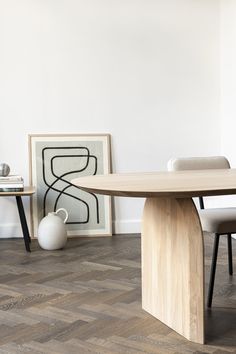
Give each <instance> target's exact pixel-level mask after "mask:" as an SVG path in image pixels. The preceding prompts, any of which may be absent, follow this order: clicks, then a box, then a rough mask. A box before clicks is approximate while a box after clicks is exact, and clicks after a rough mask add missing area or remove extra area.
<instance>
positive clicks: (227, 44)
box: [221, 0, 236, 167]
mask: <svg viewBox="0 0 236 354" xmlns="http://www.w3.org/2000/svg"><path fill="white" fill-rule="evenodd" d="M235 18H236V2H235V1H234V0H227V1H221V131H222V137H221V150H222V153H224V154H226V155H227V156H228V157H229V158H230V161H231V163H232V165H233V166H234V167H236V134H235V133H236V65H235V63H236V21H235Z"/></svg>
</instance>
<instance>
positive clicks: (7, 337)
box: [0, 235, 236, 354]
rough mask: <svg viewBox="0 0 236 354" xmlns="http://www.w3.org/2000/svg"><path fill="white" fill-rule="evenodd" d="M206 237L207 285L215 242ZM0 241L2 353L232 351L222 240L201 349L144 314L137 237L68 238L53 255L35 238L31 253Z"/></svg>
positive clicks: (235, 318) (233, 298)
mask: <svg viewBox="0 0 236 354" xmlns="http://www.w3.org/2000/svg"><path fill="white" fill-rule="evenodd" d="M205 240H206V242H205V243H206V245H205V256H206V262H205V268H206V269H205V270H206V281H207V282H208V279H209V268H210V264H211V254H212V245H213V237H212V236H210V235H205ZM0 242H1V254H0V255H1V256H0V354H1V353H2V354H6V353H7V354H14V353H15V354H18V353H26V354H27V353H30V354H42V353H44V354H54V353H56V354H61V353H62V354H63V353H65V354H68V353H70V354H74V353H76V354H77V353H78V354H87V353H88V354H89V353H90V354H91V353H92V354H96V353H101V354H125V353H127V354H190V353H193V354H203V353H206V354H208V353H209V354H221V353H222V354H223V353H225V354H227V353H234V354H235V353H236V280H235V275H234V276H232V277H230V276H229V275H228V269H227V243H226V238H224V237H222V240H221V243H220V249H219V260H218V264H217V273H216V282H215V291H214V298H213V305H212V309H211V310H209V311H206V327H207V333H206V341H207V344H206V345H204V346H202V345H198V344H194V343H191V342H189V341H187V340H185V339H184V338H183V337H181V336H180V335H178V334H177V333H175V332H174V331H172V330H171V329H170V328H168V327H167V326H165V325H163V324H162V323H161V322H159V321H158V320H156V319H155V318H153V317H152V316H151V315H149V314H148V313H146V312H145V311H143V310H142V308H141V271H140V269H141V264H140V263H141V260H140V259H141V255H140V235H117V236H113V237H112V238H106V237H104V238H99V239H97V238H96V239H94V238H89V239H83V238H79V239H76V238H73V239H69V240H68V243H67V245H66V247H65V249H64V250H60V251H54V252H53V251H49V252H47V251H43V250H41V249H40V248H39V246H38V244H37V240H33V241H32V252H31V253H30V254H27V253H26V252H25V250H24V246H23V244H22V240H17V239H16V240H4V239H3V240H1V241H0ZM232 243H233V252H234V267H235V272H236V262H235V261H236V255H235V248H236V241H234V240H233V242H232ZM206 286H207V284H206Z"/></svg>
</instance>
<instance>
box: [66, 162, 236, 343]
mask: <svg viewBox="0 0 236 354" xmlns="http://www.w3.org/2000/svg"><path fill="white" fill-rule="evenodd" d="M72 183H73V184H75V185H76V186H78V187H80V188H81V189H83V190H85V191H89V192H94V193H97V194H107V195H112V196H125V197H145V198H147V199H146V202H145V206H144V211H143V221H142V307H143V309H144V310H146V311H147V312H149V313H150V314H152V315H153V316H154V317H156V318H157V319H159V320H160V321H162V322H163V323H165V324H166V325H167V326H169V327H171V328H172V329H174V330H175V331H176V332H178V333H179V334H181V335H183V336H184V337H185V338H187V339H189V340H191V341H193V342H196V343H202V344H203V343H204V244H203V233H202V227H201V223H200V220H199V216H198V212H197V209H196V207H195V204H194V202H193V200H192V197H199V196H213V195H226V194H236V170H235V169H227V170H201V171H180V172H154V173H128V174H110V175H102V176H89V177H81V178H77V179H74V180H72Z"/></svg>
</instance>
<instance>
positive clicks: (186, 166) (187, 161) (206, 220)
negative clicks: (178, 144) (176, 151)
mask: <svg viewBox="0 0 236 354" xmlns="http://www.w3.org/2000/svg"><path fill="white" fill-rule="evenodd" d="M225 168H230V164H229V161H228V160H227V159H226V158H225V157H224V156H214V157H188V158H174V159H171V160H170V161H169V162H168V170H169V171H183V170H206V169H225ZM199 203H200V210H199V216H200V220H201V224H202V229H203V231H207V232H211V233H214V234H215V240H214V248H213V256H212V264H211V273H210V282H209V289H208V297H207V306H208V307H211V304H212V296H213V289H214V281H215V271H216V262H217V253H218V246H219V238H220V236H221V235H227V240H228V263H229V274H230V275H232V274H233V261H232V238H231V234H232V233H236V208H216V209H204V202H203V198H202V197H200V198H199Z"/></svg>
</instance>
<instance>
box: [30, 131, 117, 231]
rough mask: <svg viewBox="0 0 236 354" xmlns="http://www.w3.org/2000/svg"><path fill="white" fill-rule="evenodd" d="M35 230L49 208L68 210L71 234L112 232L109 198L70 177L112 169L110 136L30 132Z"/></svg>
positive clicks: (106, 171)
mask: <svg viewBox="0 0 236 354" xmlns="http://www.w3.org/2000/svg"><path fill="white" fill-rule="evenodd" d="M29 147H30V160H31V184H33V185H35V186H36V194H35V196H34V197H33V201H32V216H33V217H32V219H33V228H34V234H35V235H36V234H37V226H38V224H39V222H40V220H41V219H42V218H43V217H44V216H46V215H47V214H48V212H52V211H56V210H57V209H58V208H60V207H63V208H65V209H66V210H67V211H68V214H69V218H68V220H67V228H68V234H69V235H83V236H86V235H111V207H110V198H109V197H107V196H101V195H96V194H94V193H89V192H85V191H82V190H80V188H79V187H77V186H75V185H73V184H72V183H71V180H72V179H73V178H76V177H80V176H87V175H96V174H106V173H110V137H109V135H107V134H101V135H65V136H64V135H63V136H62V135H30V136H29Z"/></svg>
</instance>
